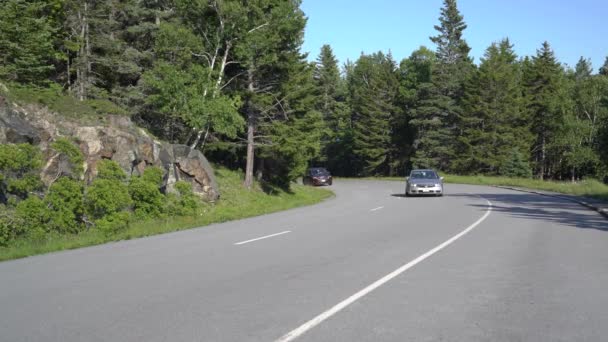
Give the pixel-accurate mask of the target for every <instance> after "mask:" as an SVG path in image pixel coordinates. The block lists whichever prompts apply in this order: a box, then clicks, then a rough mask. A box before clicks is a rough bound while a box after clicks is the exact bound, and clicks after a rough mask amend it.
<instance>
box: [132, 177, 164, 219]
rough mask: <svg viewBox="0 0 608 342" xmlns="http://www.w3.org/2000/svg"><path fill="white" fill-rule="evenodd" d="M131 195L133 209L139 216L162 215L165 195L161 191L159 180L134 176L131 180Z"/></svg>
mask: <svg viewBox="0 0 608 342" xmlns="http://www.w3.org/2000/svg"><path fill="white" fill-rule="evenodd" d="M148 178H150V177H148ZM129 195H131V199H132V200H133V209H134V210H135V215H136V216H137V217H140V218H144V217H158V216H159V215H160V213H161V209H162V207H163V200H164V196H163V194H162V193H161V192H160V190H159V188H158V183H157V182H150V181H148V179H147V178H146V177H132V178H131V181H130V182H129Z"/></svg>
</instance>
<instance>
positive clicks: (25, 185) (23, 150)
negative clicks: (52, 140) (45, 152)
mask: <svg viewBox="0 0 608 342" xmlns="http://www.w3.org/2000/svg"><path fill="white" fill-rule="evenodd" d="M41 166H42V155H41V153H40V150H39V149H38V147H36V146H32V145H30V144H18V145H13V144H1V145H0V174H1V175H2V176H1V177H0V193H1V194H5V192H8V193H10V194H13V195H17V196H19V197H20V198H26V197H27V196H28V194H29V193H30V192H33V191H36V190H41V189H42V187H43V184H42V182H41V181H40V176H39V174H38V171H39V169H40V167H41ZM0 197H4V196H0Z"/></svg>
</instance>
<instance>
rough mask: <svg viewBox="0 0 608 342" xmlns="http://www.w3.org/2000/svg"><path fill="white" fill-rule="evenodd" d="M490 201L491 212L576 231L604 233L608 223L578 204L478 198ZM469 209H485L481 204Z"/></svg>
mask: <svg viewBox="0 0 608 342" xmlns="http://www.w3.org/2000/svg"><path fill="white" fill-rule="evenodd" d="M480 195H481V196H482V197H483V198H486V199H488V200H490V201H491V202H492V204H493V210H494V211H496V212H501V213H505V214H508V215H511V216H514V217H518V218H524V219H535V220H542V221H545V222H554V223H558V224H562V225H566V226H570V227H576V228H580V229H597V230H601V231H605V232H608V220H607V219H606V218H604V217H603V216H601V215H600V214H597V213H595V212H594V211H592V210H590V209H588V208H585V207H583V206H582V205H580V204H577V203H574V202H570V201H568V200H562V199H558V198H553V197H546V196H540V195H534V194H525V193H521V194H480ZM449 197H471V198H477V199H478V198H479V196H477V195H472V194H450V195H449ZM470 206H472V207H477V208H480V209H481V208H483V209H485V208H487V206H486V205H484V204H471V205H470Z"/></svg>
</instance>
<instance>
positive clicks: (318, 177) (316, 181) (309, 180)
mask: <svg viewBox="0 0 608 342" xmlns="http://www.w3.org/2000/svg"><path fill="white" fill-rule="evenodd" d="M302 182H303V183H304V185H331V184H332V182H333V179H332V177H331V174H330V173H329V171H327V169H325V168H323V167H313V168H310V169H308V171H306V174H305V175H304V178H303V179H302Z"/></svg>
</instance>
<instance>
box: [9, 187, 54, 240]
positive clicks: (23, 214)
mask: <svg viewBox="0 0 608 342" xmlns="http://www.w3.org/2000/svg"><path fill="white" fill-rule="evenodd" d="M51 214H52V213H51V210H50V209H49V208H48V206H47V204H46V203H45V202H44V201H43V200H41V199H40V198H38V197H37V196H30V197H28V198H27V199H25V200H23V201H21V202H19V204H18V205H17V207H16V209H15V216H16V217H17V219H18V220H19V221H21V226H20V227H19V228H18V230H17V231H16V235H17V236H23V235H25V236H31V235H40V231H41V230H44V231H45V232H46V231H47V230H46V227H47V225H48V223H49V221H50V220H51Z"/></svg>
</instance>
